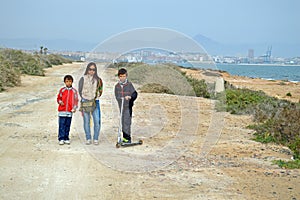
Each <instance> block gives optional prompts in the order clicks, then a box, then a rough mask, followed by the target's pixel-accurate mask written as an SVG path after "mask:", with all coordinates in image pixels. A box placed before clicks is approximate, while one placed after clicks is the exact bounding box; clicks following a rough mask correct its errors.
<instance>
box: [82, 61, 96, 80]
mask: <svg viewBox="0 0 300 200" xmlns="http://www.w3.org/2000/svg"><path fill="white" fill-rule="evenodd" d="M91 66H94V67H95V73H94V76H93V79H94V80H96V81H98V80H99V79H100V77H99V76H98V73H97V65H96V63H94V62H90V63H89V64H88V65H87V66H86V69H85V72H84V75H87V74H88V71H89V68H90V67H91Z"/></svg>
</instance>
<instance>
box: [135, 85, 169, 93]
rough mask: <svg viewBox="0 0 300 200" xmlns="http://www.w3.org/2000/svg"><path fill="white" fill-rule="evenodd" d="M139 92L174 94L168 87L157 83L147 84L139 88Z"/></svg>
mask: <svg viewBox="0 0 300 200" xmlns="http://www.w3.org/2000/svg"><path fill="white" fill-rule="evenodd" d="M140 90H141V92H144V93H165V94H174V92H172V91H171V90H170V89H169V88H168V87H166V86H163V85H161V84H158V83H148V84H146V85H143V86H142V87H141V88H140Z"/></svg>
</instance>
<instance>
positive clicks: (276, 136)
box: [217, 87, 300, 168]
mask: <svg viewBox="0 0 300 200" xmlns="http://www.w3.org/2000/svg"><path fill="white" fill-rule="evenodd" d="M225 95H226V98H220V100H221V101H220V103H219V104H218V107H217V108H218V109H219V110H224V109H225V111H227V112H230V113H232V114H250V115H252V116H253V121H254V124H253V125H250V126H248V128H250V129H253V130H255V133H254V138H253V139H254V140H255V141H259V142H262V143H271V142H273V143H277V144H281V145H284V146H287V147H289V148H290V149H291V150H292V152H293V159H294V160H293V161H282V160H278V161H274V163H275V164H278V165H279V166H281V167H285V168H300V162H299V159H300V135H299V133H300V109H299V108H300V104H299V103H292V102H290V101H287V100H282V99H278V98H275V97H270V96H268V95H266V94H265V93H264V92H262V91H252V90H249V89H237V88H234V87H230V88H227V89H226V90H225ZM222 101H223V102H222Z"/></svg>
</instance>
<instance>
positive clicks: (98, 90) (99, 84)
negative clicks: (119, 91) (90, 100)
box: [97, 78, 103, 97]
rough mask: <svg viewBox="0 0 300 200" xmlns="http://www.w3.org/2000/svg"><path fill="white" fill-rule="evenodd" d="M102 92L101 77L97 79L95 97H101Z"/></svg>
mask: <svg viewBox="0 0 300 200" xmlns="http://www.w3.org/2000/svg"><path fill="white" fill-rule="evenodd" d="M102 92H103V82H102V79H101V78H100V79H99V83H98V88H97V97H101V95H102Z"/></svg>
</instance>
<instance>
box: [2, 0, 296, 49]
mask: <svg viewBox="0 0 300 200" xmlns="http://www.w3.org/2000/svg"><path fill="white" fill-rule="evenodd" d="M0 1H1V4H0V5H1V6H0V27H1V31H0V38H1V39H14V38H33V39H70V40H76V41H85V42H93V43H100V42H101V41H103V40H105V39H107V38H108V37H110V36H112V35H115V34H118V33H120V32H123V31H127V30H130V29H133V28H142V27H162V28H169V29H173V30H176V31H179V32H182V33H184V34H186V35H188V36H190V37H194V36H195V35H196V34H202V35H204V36H206V37H208V38H211V39H213V40H215V41H217V42H220V43H224V44H226V43H228V44H243V43H286V44H300V36H299V35H300V22H299V20H300V1H299V0H206V1H203V0H119V1H117V0H101V1H100V0H85V1H75V0H26V1H21V0H0Z"/></svg>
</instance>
